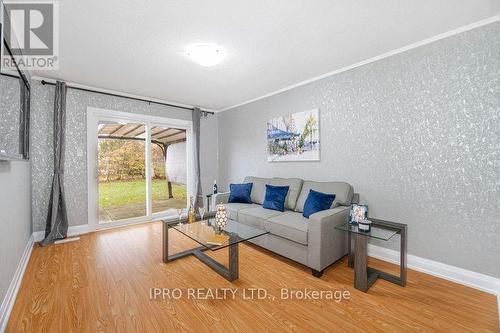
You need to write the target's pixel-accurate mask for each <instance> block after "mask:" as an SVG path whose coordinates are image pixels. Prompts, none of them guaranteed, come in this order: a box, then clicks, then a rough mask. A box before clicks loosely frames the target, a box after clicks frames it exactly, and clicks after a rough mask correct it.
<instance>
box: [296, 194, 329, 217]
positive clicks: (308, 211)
mask: <svg viewBox="0 0 500 333" xmlns="http://www.w3.org/2000/svg"><path fill="white" fill-rule="evenodd" d="M334 200H335V194H327V193H321V192H317V191H315V190H309V195H308V196H307V199H306V202H305V203H304V213H303V214H302V215H303V216H304V217H307V218H309V216H310V215H312V214H314V213H317V212H321V211H322V210H327V209H330V207H332V204H333V201H334Z"/></svg>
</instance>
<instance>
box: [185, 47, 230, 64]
mask: <svg viewBox="0 0 500 333" xmlns="http://www.w3.org/2000/svg"><path fill="white" fill-rule="evenodd" d="M187 55H188V57H189V58H191V60H193V61H194V62H196V63H197V64H199V65H201V66H205V67H211V66H215V65H217V64H218V63H219V62H220V61H221V60H222V59H223V58H224V51H223V50H222V49H221V48H220V47H217V46H213V45H208V44H196V45H192V46H190V47H189V48H188V49H187Z"/></svg>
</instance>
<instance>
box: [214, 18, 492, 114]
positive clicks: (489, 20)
mask: <svg viewBox="0 0 500 333" xmlns="http://www.w3.org/2000/svg"><path fill="white" fill-rule="evenodd" d="M497 21H500V15H495V16H492V17H489V18H487V19H484V20H481V21H477V22H474V23H471V24H468V25H465V26H462V27H459V28H456V29H453V30H450V31H447V32H444V33H442V34H439V35H436V36H433V37H430V38H426V39H424V40H421V41H419V42H415V43H412V44H409V45H407V46H403V47H400V48H398V49H395V50H392V51H389V52H385V53H382V54H380V55H378V56H375V57H372V58H369V59H366V60H363V61H360V62H358V63H355V64H352V65H348V66H345V67H342V68H340V69H336V70H334V71H331V72H328V73H325V74H322V75H319V76H315V77H313V78H310V79H307V80H305V81H301V82H299V83H296V84H292V85H290V86H287V87H284V88H281V89H279V90H276V91H273V92H271V93H269V94H265V95H262V96H260V97H257V98H253V99H250V100H248V101H245V102H242V103H238V104H235V105H233V106H230V107H228V108H224V109H221V110H218V111H216V112H224V111H228V110H231V109H234V108H237V107H240V106H243V105H245V104H249V103H253V102H256V101H259V100H261V99H264V98H267V97H271V96H274V95H277V94H281V93H282V92H285V91H288V90H291V89H294V88H297V87H300V86H303V85H306V84H309V83H312V82H315V81H319V80H322V79H324V78H327V77H330V76H333V75H336V74H339V73H342V72H346V71H349V70H351V69H354V68H356V67H360V66H364V65H366V64H369V63H372V62H375V61H379V60H382V59H385V58H388V57H391V56H393V55H396V54H399V53H403V52H406V51H408V50H411V49H415V48H418V47H420V46H424V45H427V44H430V43H433V42H436V41H438V40H441V39H444V38H448V37H451V36H454V35H458V34H460V33H462V32H466V31H469V30H473V29H476V28H479V27H482V26H485V25H488V24H491V23H494V22H497Z"/></svg>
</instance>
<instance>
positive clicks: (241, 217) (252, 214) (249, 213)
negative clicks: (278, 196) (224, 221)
mask: <svg viewBox="0 0 500 333" xmlns="http://www.w3.org/2000/svg"><path fill="white" fill-rule="evenodd" d="M283 214H286V213H282V212H278V211H277V210H271V209H265V208H262V207H261V206H257V207H255V208H249V209H242V210H240V211H238V222H241V223H243V224H247V225H251V226H253V227H256V228H259V229H264V222H265V221H266V220H267V219H269V218H271V217H274V216H278V215H283Z"/></svg>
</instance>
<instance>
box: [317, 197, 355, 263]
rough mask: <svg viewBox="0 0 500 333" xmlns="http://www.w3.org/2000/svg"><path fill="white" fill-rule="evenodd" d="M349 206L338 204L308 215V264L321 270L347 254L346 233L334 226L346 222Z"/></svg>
mask: <svg viewBox="0 0 500 333" xmlns="http://www.w3.org/2000/svg"><path fill="white" fill-rule="evenodd" d="M348 218H349V207H345V206H339V207H335V208H332V209H327V210H323V211H321V212H318V213H315V214H312V215H311V216H309V220H310V221H309V235H308V237H309V239H308V244H309V245H308V260H307V262H308V266H309V267H311V268H313V269H315V270H317V271H321V270H323V269H325V268H326V267H328V266H329V265H331V264H332V263H334V262H335V261H337V260H339V259H340V258H342V257H343V256H345V255H346V254H347V236H346V233H344V232H342V231H339V230H336V229H335V226H337V225H339V224H342V223H346V222H347V220H348Z"/></svg>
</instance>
